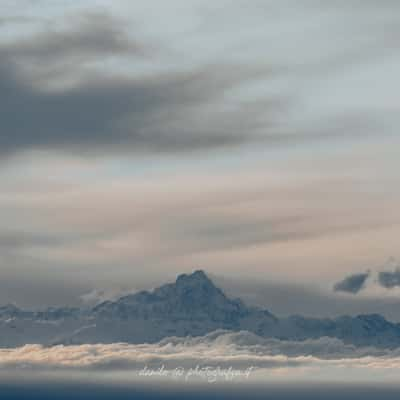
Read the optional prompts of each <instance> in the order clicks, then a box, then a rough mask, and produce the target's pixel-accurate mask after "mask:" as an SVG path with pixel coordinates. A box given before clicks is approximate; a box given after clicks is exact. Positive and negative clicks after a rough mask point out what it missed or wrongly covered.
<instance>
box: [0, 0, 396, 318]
mask: <svg viewBox="0 0 400 400" xmlns="http://www.w3.org/2000/svg"><path fill="white" fill-rule="evenodd" d="M0 33H1V34H0V121H1V130H0V185H1V190H0V220H1V224H0V273H1V279H0V302H1V303H5V302H16V303H17V304H20V305H24V306H43V305H45V304H63V303H69V304H73V303H76V302H78V301H79V298H80V296H82V295H83V296H85V295H86V296H87V294H88V293H89V294H90V293H92V292H91V291H93V290H102V289H104V288H107V290H120V289H121V290H123V291H126V290H130V289H132V290H134V289H137V288H144V287H148V286H150V287H151V286H155V285H157V284H159V283H161V282H164V281H166V280H171V279H174V277H175V275H176V274H178V273H181V272H188V271H192V270H194V269H198V268H202V269H204V270H206V271H208V272H209V273H210V274H214V275H215V276H220V277H225V278H227V277H229V279H231V278H232V279H233V280H236V281H238V280H239V279H244V278H246V279H247V280H254V281H257V282H258V283H260V282H261V283H262V282H265V284H268V285H271V282H272V283H276V284H277V285H288V287H291V286H290V285H292V284H293V283H296V284H299V285H304V287H305V286H307V287H310V286H312V287H313V288H314V289H313V290H318V291H319V292H318V293H325V294H326V295H327V296H331V297H332V296H333V299H335V298H336V297H337V298H339V297H340V298H341V299H343V296H345V297H346V296H347V297H346V301H350V300H351V299H354V298H357V299H358V300H357V301H360V300H359V298H360V296H361V297H362V296H363V297H364V298H366V301H367V300H368V301H369V302H370V299H371V298H372V297H373V298H374V299H375V298H376V299H377V301H380V300H379V299H382V301H387V298H388V296H389V297H390V296H391V297H394V299H396V298H397V297H398V296H399V293H400V290H399V291H397V289H398V287H397V286H398V285H400V272H399V273H398V274H397V267H398V265H397V264H396V262H395V260H393V259H392V260H391V261H390V262H389V264H390V265H385V264H384V263H385V262H386V260H388V258H389V257H394V258H395V259H396V258H398V257H400V250H399V248H400V247H399V237H400V207H399V200H400V185H399V183H400V182H399V181H400V172H399V171H400V161H399V145H400V137H399V128H400V117H399V115H400V114H399V101H398V100H399V92H400V79H399V77H398V71H400V48H399V46H398V43H399V41H400V3H399V2H397V1H393V0H384V1H382V0H379V1H378V0H365V1H361V0H346V1H345V0H343V1H342V0H336V1H330V2H320V1H312V0H309V1H307V0H304V1H295V0H293V1H287V0H282V1H269V0H262V1H258V0H255V1H251V2H249V1H241V0H235V1H224V0H218V1H204V0H202V1H200V0H199V1H195V0H182V1H178V0H171V1H168V2H166V1H161V0H159V1H154V0H147V1H127V0H125V1H123V0H113V1H112V2H110V1H101V0H81V1H79V2H70V1H63V0H57V1H54V0H52V1H50V0H49V1H46V0H36V1H33V0H30V1H28V0H3V1H2V2H1V5H0ZM385 268H386V269H385ZM382 270H385V271H386V272H389V273H393V276H392V275H389V277H387V276H386V275H385V276H386V278H388V279H386V280H385V281H384V280H382V279H381V277H380V278H379V279H378V276H379V272H381V271H382ZM396 274H397V275H396ZM396 279H397V280H396ZM379 282H380V283H381V284H379ZM382 282H383V283H382ZM385 282H389V283H388V284H386V283H385ZM392 282H395V284H394V285H392ZM390 285H392V286H390ZM334 288H335V290H334ZM335 296H336V297H335ZM89 297H90V296H89ZM289 298H290V296H289ZM294 298H295V297H294ZM348 299H350V300H348ZM391 301H392V300H391ZM344 308H346V307H344ZM272 311H274V310H272ZM399 318H400V317H399Z"/></svg>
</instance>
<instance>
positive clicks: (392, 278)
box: [378, 257, 400, 289]
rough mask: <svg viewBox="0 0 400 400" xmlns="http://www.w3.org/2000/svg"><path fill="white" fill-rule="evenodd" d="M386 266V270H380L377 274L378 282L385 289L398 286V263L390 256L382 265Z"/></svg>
mask: <svg viewBox="0 0 400 400" xmlns="http://www.w3.org/2000/svg"><path fill="white" fill-rule="evenodd" d="M386 268H387V269H388V270H385V271H380V272H379V274H378V282H379V284H380V285H381V286H382V287H384V288H386V289H393V288H395V287H397V286H400V263H399V262H398V261H397V260H396V259H394V258H393V257H391V258H389V260H388V261H387V262H386V264H385V266H384V269H386ZM390 269H391V270H390Z"/></svg>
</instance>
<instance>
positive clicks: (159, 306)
mask: <svg viewBox="0 0 400 400" xmlns="http://www.w3.org/2000/svg"><path fill="white" fill-rule="evenodd" d="M218 329H225V330H230V331H243V330H245V331H249V332H252V333H254V334H256V335H259V336H261V337H271V338H276V339H280V340H299V341H301V340H306V339H316V338H321V337H325V336H327V337H333V338H337V339H340V340H342V341H343V342H344V343H347V344H353V345H355V346H376V347H385V348H395V347H400V324H397V323H393V322H390V321H387V320H386V319H385V318H384V317H383V316H382V315H380V314H361V315H357V316H354V317H352V316H346V315H345V316H341V317H337V318H309V317H303V316H301V315H293V316H290V317H286V318H279V317H277V316H275V315H274V314H272V313H271V312H270V311H268V310H266V309H262V308H258V307H250V306H247V305H246V304H245V303H243V302H242V301H241V300H240V299H231V298H229V297H227V296H226V295H225V293H224V292H223V291H222V290H221V289H220V288H218V287H217V286H215V285H214V283H213V282H212V280H211V279H210V278H209V277H208V276H207V275H206V273H205V272H204V271H202V270H196V271H194V272H193V273H191V274H181V275H179V276H178V277H177V279H176V281H175V282H172V283H166V284H164V285H161V286H160V287H158V288H155V289H154V290H152V291H146V290H143V291H140V292H137V293H133V294H128V295H125V296H122V297H120V298H118V299H117V300H114V301H111V300H108V301H104V302H102V303H100V304H98V305H96V306H94V307H92V308H90V309H87V310H83V309H79V308H73V307H59V308H57V307H49V308H47V309H45V310H41V311H28V310H22V309H19V308H18V307H16V306H15V305H12V304H8V305H5V306H3V307H0V346H1V347H16V346H21V345H23V344H27V343H38V344H43V345H54V344H86V343H112V342H127V343H144V342H156V341H159V340H161V339H163V338H166V337H168V336H181V337H182V336H201V335H204V334H207V333H210V332H212V331H215V330H218Z"/></svg>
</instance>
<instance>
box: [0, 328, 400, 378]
mask: <svg viewBox="0 0 400 400" xmlns="http://www.w3.org/2000/svg"><path fill="white" fill-rule="evenodd" d="M160 365H164V366H165V367H166V368H178V367H179V368H192V367H193V366H196V365H200V366H204V365H207V366H219V367H223V368H227V367H234V368H248V367H249V366H252V367H254V368H256V369H267V370H268V371H274V370H275V371H278V370H288V369H289V370H293V369H296V368H301V369H304V368H306V369H307V370H308V369H309V368H318V369H320V368H323V367H326V366H328V367H333V368H337V367H341V366H343V367H346V368H353V367H357V368H378V369H381V368H384V369H386V368H392V369H393V368H394V369H396V368H400V349H398V350H384V349H377V348H373V347H364V348H357V347H354V346H352V345H347V344H344V343H343V342H342V341H340V340H338V339H333V338H321V339H317V340H306V341H302V342H294V341H280V340H277V339H264V338H261V337H259V336H257V335H254V334H252V333H249V332H244V331H242V332H235V333H233V332H228V331H216V332H213V333H210V334H208V335H205V336H202V337H195V338H191V337H187V338H177V337H172V338H167V339H164V340H162V341H161V342H159V343H156V344H136V345H133V344H126V343H113V344H87V345H79V346H53V347H43V346H41V345H36V344H31V345H25V346H23V347H19V348H13V349H0V368H1V369H3V370H4V369H14V368H18V369H19V368H24V369H43V370H47V369H48V370H54V369H85V370H86V369H89V370H106V371H107V370H124V369H126V370H140V369H142V368H144V367H145V366H147V367H149V368H156V367H158V366H160Z"/></svg>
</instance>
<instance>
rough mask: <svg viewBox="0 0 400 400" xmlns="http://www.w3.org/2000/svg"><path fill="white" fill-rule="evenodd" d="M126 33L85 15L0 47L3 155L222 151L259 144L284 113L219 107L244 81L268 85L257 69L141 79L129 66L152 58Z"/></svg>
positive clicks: (274, 106)
mask: <svg viewBox="0 0 400 400" xmlns="http://www.w3.org/2000/svg"><path fill="white" fill-rule="evenodd" d="M124 27H125V23H124V22H123V21H122V22H121V21H119V20H115V19H113V18H111V17H110V16H108V15H107V14H93V13H90V14H85V15H81V16H79V18H78V22H75V23H74V24H71V26H68V27H67V28H64V29H58V30H54V31H53V30H49V29H47V30H46V31H44V32H39V33H35V34H32V35H30V36H29V37H27V38H23V39H21V38H18V39H15V38H14V39H13V40H9V41H7V42H5V43H4V42H2V43H1V44H0V90H1V91H2V98H1V100H0V107H1V109H2V111H3V112H2V130H3V132H4V135H2V136H1V138H0V153H2V154H3V155H8V154H13V153H15V152H18V151H24V150H31V149H52V150H61V151H62V150H68V151H74V152H86V153H90V152H92V153H102V152H104V151H106V150H107V152H108V154H112V153H113V152H128V153H131V152H156V153H158V152H167V153H168V152H182V151H191V150H198V149H209V148H214V147H224V146H229V145H235V144H240V143H244V142H248V141H252V140H255V139H256V138H257V137H258V136H260V132H259V130H260V127H261V126H263V124H265V122H268V121H270V117H271V115H272V114H273V113H274V112H276V111H277V110H278V109H279V108H280V107H281V106H282V105H283V102H282V99H275V98H274V99H267V100H265V101H257V102H255V101H254V102H253V101H252V102H250V101H240V100H238V98H237V97H236V96H234V95H231V96H228V97H227V98H225V99H224V101H221V100H222V98H224V97H226V94H227V92H228V91H231V90H234V89H235V88H237V87H239V86H240V85H241V84H242V83H243V82H245V81H252V80H256V79H260V78H262V77H264V78H266V77H268V74H269V73H270V72H269V71H267V69H266V68H262V67H260V68H251V67H240V66H237V67H236V68H235V69H232V68H231V66H230V65H229V64H228V65H224V64H223V63H221V64H215V65H206V66H201V65H199V66H196V67H193V68H192V69H189V70H188V69H186V70H184V69H182V70H180V69H179V68H175V70H174V71H168V72H167V69H166V70H165V71H164V72H143V71H142V72H140V69H138V68H137V67H135V63H136V64H137V62H146V60H147V58H148V57H156V56H157V54H154V48H153V45H150V44H147V43H146V42H145V41H140V40H133V39H132V37H131V36H128V35H127V34H126V32H125V30H124ZM106 61H110V63H111V64H114V67H109V68H108V67H105V65H106ZM153 62H155V60H153ZM132 63H133V65H132ZM115 65H116V66H117V67H115ZM118 66H119V67H118ZM123 66H125V72H122V71H121V68H122V69H124V67H123ZM127 66H129V68H128V71H129V72H126V71H127ZM149 71H151V69H149ZM273 136H274V135H273ZM276 138H279V135H276Z"/></svg>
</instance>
